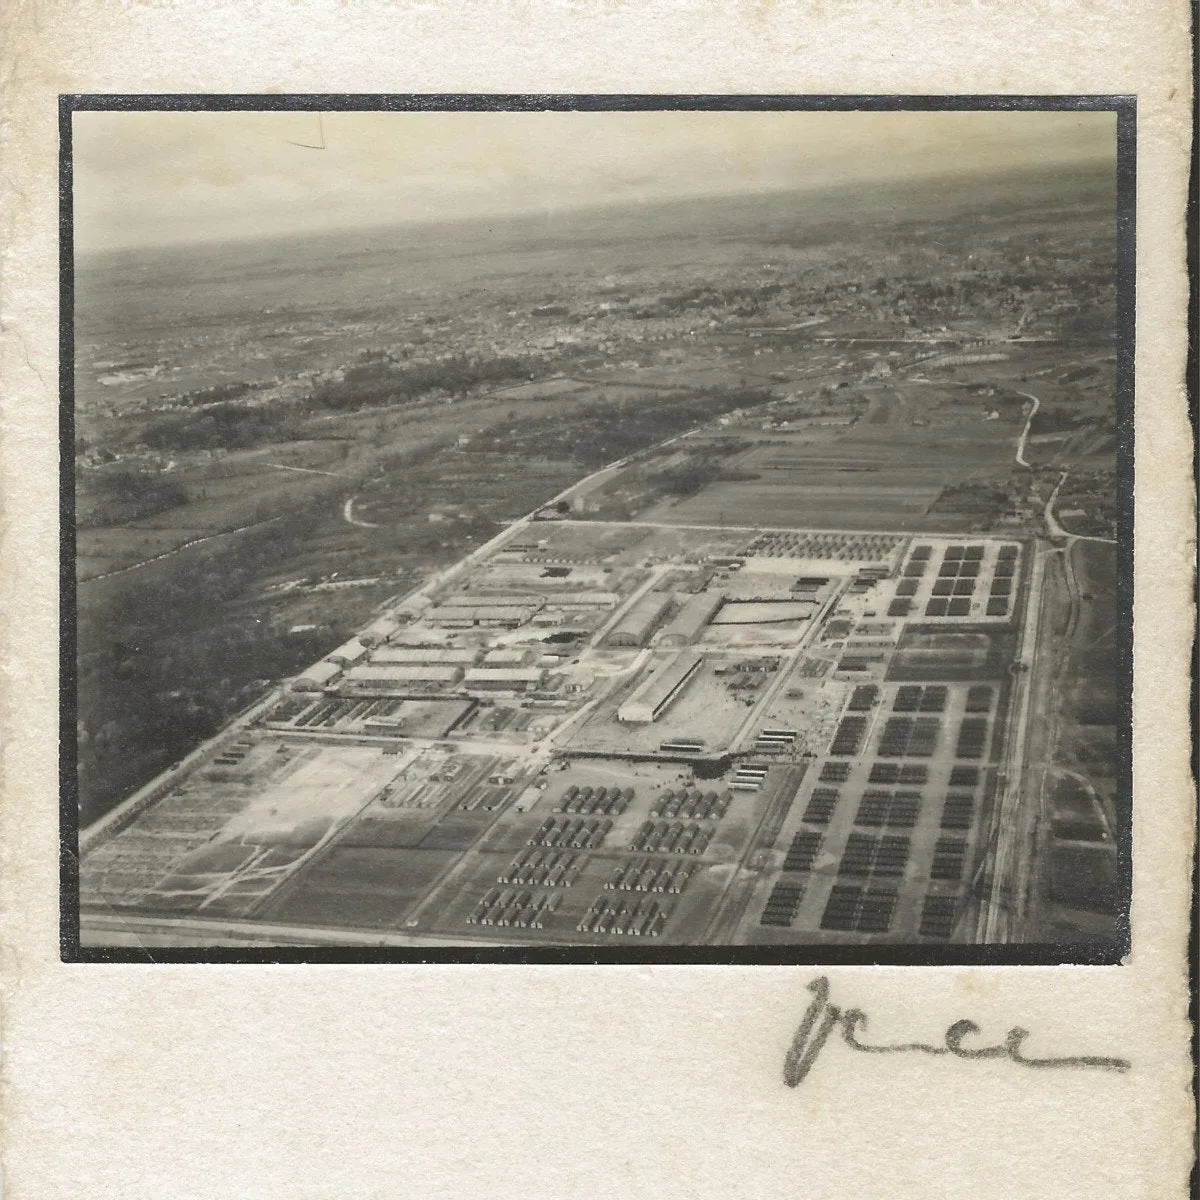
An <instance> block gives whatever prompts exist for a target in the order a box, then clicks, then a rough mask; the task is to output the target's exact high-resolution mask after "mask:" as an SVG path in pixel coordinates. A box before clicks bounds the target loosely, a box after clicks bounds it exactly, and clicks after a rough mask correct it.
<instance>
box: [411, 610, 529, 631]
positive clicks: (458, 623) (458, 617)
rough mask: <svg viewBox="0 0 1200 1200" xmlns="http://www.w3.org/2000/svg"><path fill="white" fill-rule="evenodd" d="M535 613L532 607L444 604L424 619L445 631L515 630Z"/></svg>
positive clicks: (427, 614) (428, 611) (429, 612)
mask: <svg viewBox="0 0 1200 1200" xmlns="http://www.w3.org/2000/svg"><path fill="white" fill-rule="evenodd" d="M536 612H537V608H536V607H535V606H533V605H495V604H487V605H481V606H479V607H476V608H463V607H462V606H460V605H454V604H446V605H441V606H439V607H437V608H431V609H428V610H427V611H426V613H425V619H426V620H427V621H428V622H429V623H430V624H431V625H441V626H443V627H444V628H446V629H469V628H471V627H472V626H474V625H481V626H489V627H498V628H502V629H516V628H517V626H518V625H525V624H527V623H528V622H529V621H530V620H531V619H532V618H533V615H534V614H535V613H536Z"/></svg>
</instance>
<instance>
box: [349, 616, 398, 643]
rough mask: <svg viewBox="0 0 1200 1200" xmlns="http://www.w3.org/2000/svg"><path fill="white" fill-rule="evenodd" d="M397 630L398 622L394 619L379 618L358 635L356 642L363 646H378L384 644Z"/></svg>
mask: <svg viewBox="0 0 1200 1200" xmlns="http://www.w3.org/2000/svg"><path fill="white" fill-rule="evenodd" d="M399 628H400V622H399V621H397V620H396V619H395V618H394V617H379V618H378V619H377V620H375V621H372V622H371V624H370V625H368V626H367V627H366V629H364V630H363V631H362V633H360V634H359V635H358V640H359V641H360V642H362V643H363V645H364V646H378V645H379V644H380V643H382V642H386V641H387V640H388V638H390V637H391V636H392V635H393V634H394V633H395V632H396V630H398V629H399Z"/></svg>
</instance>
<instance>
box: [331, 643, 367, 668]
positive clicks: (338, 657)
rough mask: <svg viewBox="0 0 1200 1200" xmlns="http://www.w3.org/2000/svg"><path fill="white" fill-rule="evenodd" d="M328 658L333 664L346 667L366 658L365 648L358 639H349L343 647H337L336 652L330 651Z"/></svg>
mask: <svg viewBox="0 0 1200 1200" xmlns="http://www.w3.org/2000/svg"><path fill="white" fill-rule="evenodd" d="M328 657H330V658H331V659H333V661H334V662H336V663H341V664H342V666H344V667H348V666H350V664H351V663H356V662H362V660H363V659H364V658H366V657H367V648H366V646H364V645H363V644H362V642H360V641H359V640H358V638H351V639H350V640H349V641H348V642H346V643H345V645H342V646H339V647H338V648H337V649H336V650H331V651H330V652H329V656H328Z"/></svg>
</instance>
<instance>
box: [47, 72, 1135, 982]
mask: <svg viewBox="0 0 1200 1200" xmlns="http://www.w3.org/2000/svg"><path fill="white" fill-rule="evenodd" d="M670 111H678V112H777V111H778V112H908V111H913V112H1005V111H1008V112H1064V111H1066V112H1069V111H1078V112H1098V111H1099V112H1113V113H1115V115H1116V118H1117V162H1116V183H1117V196H1116V199H1117V205H1116V208H1117V239H1116V244H1117V257H1116V334H1117V370H1116V410H1117V453H1116V479H1117V488H1118V538H1117V623H1118V628H1119V629H1120V631H1121V634H1122V636H1121V638H1120V642H1119V646H1118V652H1117V673H1118V677H1119V679H1120V682H1121V687H1120V694H1119V697H1118V700H1119V707H1118V720H1119V723H1120V727H1121V729H1122V732H1123V736H1122V737H1121V739H1120V745H1119V757H1118V767H1117V771H1118V789H1117V815H1118V819H1119V823H1120V826H1121V832H1122V834H1123V837H1122V841H1121V844H1120V846H1119V847H1118V875H1119V882H1118V906H1119V911H1120V912H1121V914H1122V915H1121V918H1120V920H1119V921H1118V927H1117V931H1116V934H1115V937H1114V938H1112V939H1104V940H1103V941H1084V940H1081V941H1074V942H1063V943H1027V944H1024V943H1012V944H998V945H944V944H942V945H935V944H921V945H865V946H850V945H844V946H838V945H795V946H791V945H789V946H656V947H649V946H630V947H611V948H610V947H601V946H580V947H575V946H561V947H552V946H512V947H506V946H484V945H467V944H464V945H462V946H453V947H446V946H428V947H425V946H417V947H411V948H410V947H381V946H370V945H361V946H351V945H347V946H337V947H332V946H261V947H259V946H247V947H244V948H242V947H238V948H229V947H195V948H192V947H154V948H138V947H92V946H82V945H81V944H80V911H79V910H80V904H79V800H78V779H77V774H76V771H77V759H78V743H77V723H76V715H77V685H78V675H77V666H76V653H77V644H76V576H75V460H74V446H75V413H74V299H75V296H74V226H73V206H72V194H73V193H72V171H73V158H72V116H73V114H74V113H76V112H529V113H535V112H670ZM58 119H59V522H60V525H59V527H60V549H59V595H60V618H59V621H60V627H59V722H60V724H59V951H60V958H61V960H62V961H63V962H66V963H143V964H150V963H266V964H270V963H278V964H283V963H348V964H366V963H396V964H421V963H452V964H479V963H484V964H505V963H508V964H563V965H606V964H626V965H638V964H679V965H682V964H698V965H726V966H738V965H764V966H831V967H832V966H848V965H880V966H950V967H954V966H1037V965H1081V966H1084V965H1086V966H1111V965H1117V964H1119V963H1121V962H1122V960H1123V959H1124V958H1125V956H1126V955H1127V954H1128V953H1129V950H1130V944H1131V939H1130V928H1129V906H1130V900H1131V896H1132V837H1133V820H1132V817H1133V813H1132V795H1133V771H1132V698H1133V503H1134V478H1133V470H1134V453H1133V451H1134V444H1133V439H1134V429H1133V412H1134V297H1135V266H1136V255H1135V251H1136V230H1135V219H1136V200H1137V167H1136V158H1137V98H1136V97H1135V96H1131V95H1066V94H1062V95H1055V94H1050V95H1004V94H988V95H786V94H784V95H755V94H750V95H669V94H588V95H569V94H547V95H539V94H530V93H520V94H483V93H445V94H434V93H417V94H395V95H382V94H354V93H336V94H335V93H329V94H325V93H306V94H292V95H267V94H253V93H245V94H233V93H228V94H226V93H220V94H187V93H170V94H167V93H154V94H150V93H147V94H92V95H83V94H70V95H65V94H64V95H60V96H59V110H58Z"/></svg>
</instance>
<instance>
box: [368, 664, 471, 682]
mask: <svg viewBox="0 0 1200 1200" xmlns="http://www.w3.org/2000/svg"><path fill="white" fill-rule="evenodd" d="M461 676H462V668H461V667H439V666H432V665H431V666H418V665H415V664H414V665H405V664H404V663H396V664H392V663H368V664H366V665H365V666H361V667H351V668H350V670H349V671H347V672H346V682H347V683H351V684H354V685H355V686H357V687H384V688H387V687H446V686H448V685H450V684H454V683H457V682H458V680H459V678H460V677H461Z"/></svg>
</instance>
